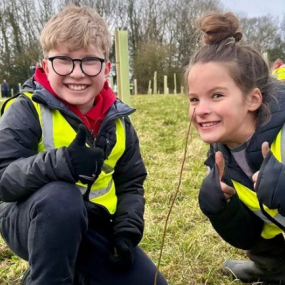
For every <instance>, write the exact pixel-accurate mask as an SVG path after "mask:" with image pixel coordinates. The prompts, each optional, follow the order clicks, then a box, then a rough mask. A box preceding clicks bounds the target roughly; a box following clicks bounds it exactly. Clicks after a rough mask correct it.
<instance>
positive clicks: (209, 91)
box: [188, 86, 228, 96]
mask: <svg viewBox="0 0 285 285" xmlns="http://www.w3.org/2000/svg"><path fill="white" fill-rule="evenodd" d="M216 90H228V88H226V87H222V86H217V87H214V88H212V89H210V90H208V91H207V93H212V92H213V91H216ZM188 95H189V96H197V95H196V94H195V93H188Z"/></svg>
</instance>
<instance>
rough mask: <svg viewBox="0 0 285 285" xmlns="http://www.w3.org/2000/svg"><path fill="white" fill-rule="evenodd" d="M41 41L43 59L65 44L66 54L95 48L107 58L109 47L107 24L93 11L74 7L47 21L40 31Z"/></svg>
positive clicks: (109, 39) (110, 44) (109, 37)
mask: <svg viewBox="0 0 285 285" xmlns="http://www.w3.org/2000/svg"><path fill="white" fill-rule="evenodd" d="M40 41H41V46H42V48H43V52H44V56H47V54H48V52H49V51H50V50H52V49H54V48H56V46H57V45H58V44H64V46H65V47H66V48H67V49H68V50H69V51H74V50H78V49H81V48H84V49H88V47H89V46H90V45H94V46H95V47H96V48H98V50H100V51H102V52H103V53H104V56H105V58H106V59H109V53H110V49H111V46H112V42H111V34H110V32H109V30H108V25H107V23H106V21H105V20H104V19H103V18H102V17H101V16H100V15H99V14H98V13H97V11H96V10H95V9H93V8H90V7H77V6H68V7H67V8H65V9H64V10H62V11H61V12H60V13H58V14H57V15H54V16H53V17H52V18H50V20H49V21H48V22H47V23H46V24H45V26H44V28H43V30H42V32H41V38H40Z"/></svg>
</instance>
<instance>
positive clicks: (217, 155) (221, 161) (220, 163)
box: [215, 151, 225, 181]
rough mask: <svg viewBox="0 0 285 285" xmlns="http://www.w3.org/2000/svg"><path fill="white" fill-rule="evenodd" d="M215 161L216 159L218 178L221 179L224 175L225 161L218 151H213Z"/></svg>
mask: <svg viewBox="0 0 285 285" xmlns="http://www.w3.org/2000/svg"><path fill="white" fill-rule="evenodd" d="M215 161H216V165H217V168H218V176H219V180H220V181H221V180H222V177H223V175H224V169H225V161H224V157H223V154H222V153H221V152H220V151H217V152H216V153H215Z"/></svg>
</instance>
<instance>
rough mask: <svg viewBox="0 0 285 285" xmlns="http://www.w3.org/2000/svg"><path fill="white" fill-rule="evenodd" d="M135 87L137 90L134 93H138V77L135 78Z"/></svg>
mask: <svg viewBox="0 0 285 285" xmlns="http://www.w3.org/2000/svg"><path fill="white" fill-rule="evenodd" d="M134 88H135V90H134V92H135V93H134V94H135V95H138V83H137V80H136V79H134Z"/></svg>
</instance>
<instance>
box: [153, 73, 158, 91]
mask: <svg viewBox="0 0 285 285" xmlns="http://www.w3.org/2000/svg"><path fill="white" fill-rule="evenodd" d="M153 94H157V72H156V71H155V72H154V75H153Z"/></svg>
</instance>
